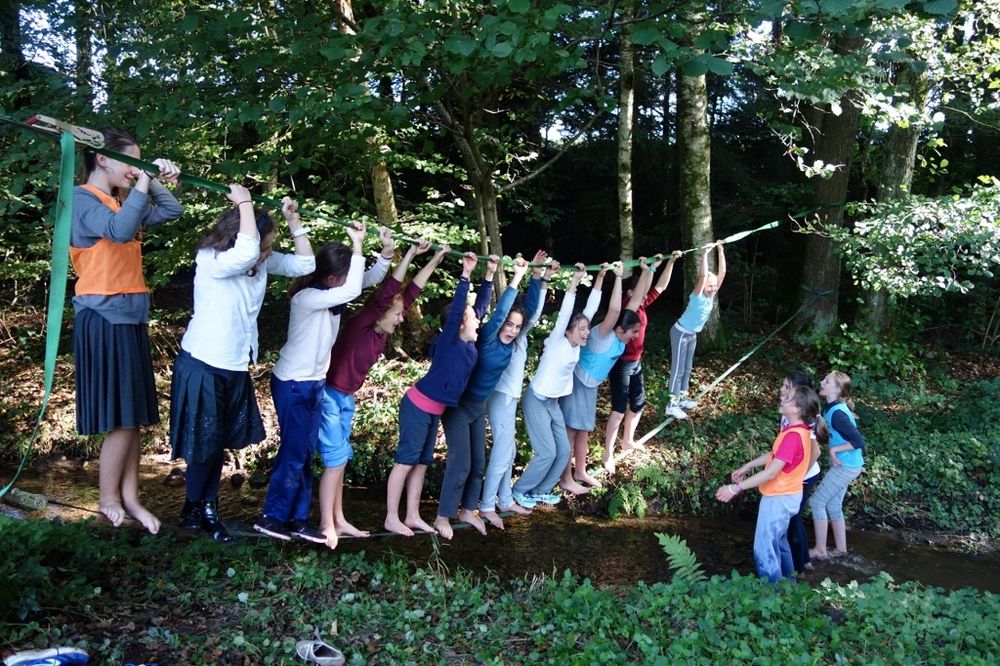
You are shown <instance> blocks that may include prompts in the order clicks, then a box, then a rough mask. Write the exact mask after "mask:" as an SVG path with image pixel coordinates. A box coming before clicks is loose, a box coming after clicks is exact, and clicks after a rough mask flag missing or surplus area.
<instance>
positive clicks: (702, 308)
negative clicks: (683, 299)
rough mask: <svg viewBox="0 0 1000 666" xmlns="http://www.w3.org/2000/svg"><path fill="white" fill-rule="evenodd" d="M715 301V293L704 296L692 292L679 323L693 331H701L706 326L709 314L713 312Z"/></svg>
mask: <svg viewBox="0 0 1000 666" xmlns="http://www.w3.org/2000/svg"><path fill="white" fill-rule="evenodd" d="M714 301H715V296H714V295H713V296H702V295H700V294H691V297H690V298H689V299H688V304H687V308H685V309H684V314H682V315H681V318H680V319H678V320H677V323H678V324H680V325H681V326H682V327H683V328H686V329H687V330H689V331H691V332H692V333H700V332H701V329H702V328H704V327H705V322H707V321H708V317H709V315H710V314H712V303H713V302H714Z"/></svg>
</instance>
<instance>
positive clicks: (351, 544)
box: [0, 462, 1000, 592]
mask: <svg viewBox="0 0 1000 666" xmlns="http://www.w3.org/2000/svg"><path fill="white" fill-rule="evenodd" d="M172 467H173V465H171V464H169V463H148V464H143V466H142V477H143V481H142V498H143V502H144V504H145V505H146V506H147V507H148V508H149V509H150V510H152V511H153V512H154V513H155V514H156V515H158V516H159V518H160V519H161V520H162V521H163V522H164V523H165V524H166V525H168V526H169V525H170V524H172V523H173V521H174V520H175V518H176V516H177V514H178V512H179V510H180V506H181V504H182V502H183V496H184V491H183V488H181V487H169V486H167V485H165V483H164V479H165V478H166V476H167V474H168V473H169V471H170V469H171V468H172ZM12 472H13V470H9V469H8V470H4V471H3V472H2V475H3V476H2V478H4V479H9V478H10V475H11V473H12ZM17 487H18V488H20V489H21V490H24V491H27V492H32V493H41V494H44V495H45V496H46V497H47V498H48V500H49V504H48V507H47V508H46V509H45V510H44V511H42V512H26V511H21V510H19V509H14V508H12V507H10V506H6V505H0V511H2V512H3V513H5V514H6V515H9V516H15V517H24V518H29V517H44V518H48V519H58V520H65V521H71V520H82V519H85V518H91V517H93V516H94V515H95V514H94V511H95V510H96V507H97V466H96V464H90V465H88V466H86V467H81V466H80V465H79V464H77V463H71V462H67V463H65V464H59V463H57V464H54V465H52V466H50V467H49V468H48V469H47V470H45V471H29V472H26V473H25V474H23V475H22V476H21V478H20V479H19V481H18V484H17ZM264 493H265V490H264V489H259V488H252V487H250V486H249V484H243V485H242V486H241V487H239V488H233V487H231V486H230V484H228V483H225V482H224V483H223V490H222V494H221V497H220V502H219V506H220V513H221V514H222V516H223V518H224V519H225V521H226V523H227V525H229V526H230V527H231V528H232V529H233V530H234V531H238V532H239V533H241V534H243V535H244V536H243V537H242V538H263V537H260V535H257V534H256V533H254V532H253V531H252V527H251V526H252V524H253V521H254V519H255V518H256V517H257V515H258V513H259V511H260V507H261V505H262V504H263V498H264ZM384 501H385V499H384V492H383V491H380V490H369V489H364V488H348V489H345V497H344V503H345V509H346V512H347V516H348V519H349V520H351V522H352V523H354V524H355V525H356V526H358V527H359V528H362V529H367V530H371V531H372V532H373V533H378V532H382V520H383V518H384V515H385V504H384ZM436 508H437V503H436V502H433V501H428V502H426V503H425V506H424V509H423V511H422V513H423V516H424V518H425V519H426V520H431V519H432V518H433V516H434V512H435V510H436ZM101 521H102V522H103V523H104V524H105V525H107V526H108V529H111V528H110V524H109V523H107V522H106V521H103V519H101ZM505 526H506V530H503V531H501V530H498V529H492V528H491V529H489V530H488V531H487V534H486V536H482V535H480V534H479V533H477V532H476V531H475V530H472V529H457V530H456V531H455V537H454V539H453V540H452V541H450V542H448V541H444V540H437V542H438V547H437V548H435V540H436V539H435V538H433V537H431V536H428V535H418V536H414V537H413V538H405V537H399V536H395V535H392V536H375V537H373V538H370V539H342V540H341V543H340V545H339V546H338V548H337V550H336V551H326V550H325V549H323V548H322V547H321V546H315V545H313V544H304V543H291V544H288V545H286V546H285V547H286V548H319V549H320V550H323V551H324V552H329V556H330V557H336V556H337V553H341V552H347V553H355V552H360V551H364V552H365V553H366V554H367V556H368V557H381V556H386V555H388V554H390V553H395V554H398V555H401V556H403V557H405V558H407V559H409V560H411V561H414V562H417V563H423V562H428V561H431V560H433V559H434V558H435V550H437V556H436V557H437V558H439V559H438V560H437V561H438V562H440V563H443V564H444V565H446V566H448V567H449V568H457V567H462V568H465V569H468V570H471V571H473V572H476V573H479V574H487V573H493V574H495V575H497V576H498V577H500V578H501V579H510V578H520V577H529V578H530V577H531V576H533V575H536V574H557V575H561V574H562V572H563V571H564V570H565V569H569V570H571V571H573V572H574V573H575V574H577V575H579V576H585V577H588V578H590V579H591V580H592V581H593V582H594V583H595V584H614V583H626V584H628V583H635V582H637V581H640V580H643V581H646V582H650V583H651V582H656V581H667V580H669V579H670V577H671V571H670V569H669V568H668V567H667V564H666V556H665V555H664V553H663V551H662V549H661V548H660V545H659V543H658V542H657V539H656V533H657V532H667V533H671V534H676V535H678V536H680V537H682V538H683V539H685V540H686V541H687V543H688V545H689V546H690V547H691V549H692V550H693V551H694V552H695V554H696V555H697V556H698V560H699V562H701V564H702V567H703V569H704V570H705V571H707V572H708V573H709V574H715V573H720V574H728V573H729V572H730V571H731V570H733V569H736V570H738V571H740V572H743V573H749V572H751V571H753V568H754V567H753V558H752V552H751V551H752V543H753V529H754V523H753V521H752V520H741V519H738V518H701V517H692V516H679V517H653V518H644V519H639V518H625V519H619V520H610V519H607V518H600V517H594V516H587V515H581V514H579V513H576V512H574V511H573V510H571V509H570V508H569V507H566V506H559V507H555V508H544V509H536V510H535V511H534V512H533V513H532V515H531V516H528V517H521V516H511V517H510V518H508V519H506V520H505ZM131 529H140V528H138V527H136V526H133V527H131ZM251 535H252V536H251ZM848 542H849V547H850V551H851V554H850V555H848V556H847V557H844V558H839V559H837V560H828V561H825V562H817V563H816V565H815V566H816V569H815V571H813V572H811V573H810V575H809V577H808V578H809V580H810V581H811V582H812V581H815V582H818V581H821V580H823V579H824V578H827V577H829V578H831V579H833V580H835V581H838V582H848V581H851V580H861V581H863V580H867V579H868V578H869V577H870V576H872V575H875V574H876V573H878V572H879V571H885V572H887V573H889V574H890V575H891V576H892V577H893V579H895V580H896V581H897V582H902V581H906V580H917V581H920V582H922V583H923V584H925V585H933V586H938V587H944V588H952V589H954V588H960V587H973V588H978V589H981V590H986V591H991V592H1000V556H998V555H968V554H964V553H957V552H953V551H949V550H946V549H943V548H939V547H934V546H931V545H925V544H920V543H913V542H910V541H904V540H901V539H899V538H895V537H893V536H890V535H887V534H881V533H873V532H861V531H858V530H853V531H851V532H850V533H849V534H848Z"/></svg>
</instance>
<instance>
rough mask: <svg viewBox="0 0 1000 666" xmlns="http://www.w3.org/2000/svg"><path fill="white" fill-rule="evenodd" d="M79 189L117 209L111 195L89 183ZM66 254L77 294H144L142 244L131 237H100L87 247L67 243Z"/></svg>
mask: <svg viewBox="0 0 1000 666" xmlns="http://www.w3.org/2000/svg"><path fill="white" fill-rule="evenodd" d="M83 188H84V189H85V190H87V191H88V192H90V193H91V194H93V195H94V196H96V197H97V198H98V199H99V200H100V201H101V203H102V204H104V205H105V206H107V207H108V208H110V209H111V210H113V211H114V212H116V213H117V212H118V211H120V210H121V208H122V207H121V204H119V203H118V201H117V200H116V199H115V198H113V197H112V196H110V195H108V194H105V193H104V192H102V191H101V190H99V189H98V188H96V187H94V186H93V185H90V184H87V185H84V186H83ZM69 257H70V260H71V261H72V262H73V270H75V271H76V274H77V281H76V295H77V296H83V295H99V296H111V295H112V294H145V293H147V292H148V291H149V288H148V287H147V286H146V279H145V278H144V277H143V275H142V245H141V244H140V243H139V241H137V240H135V239H132V240H130V241H128V242H127V243H115V242H114V241H110V240H108V239H107V238H102V239H100V240H99V241H97V242H96V243H94V245H92V246H91V247H72V246H71V247H70V248H69Z"/></svg>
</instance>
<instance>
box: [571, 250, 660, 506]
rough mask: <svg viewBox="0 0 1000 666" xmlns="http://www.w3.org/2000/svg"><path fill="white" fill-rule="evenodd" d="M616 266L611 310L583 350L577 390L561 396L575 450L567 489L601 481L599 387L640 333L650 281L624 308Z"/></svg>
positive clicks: (575, 375)
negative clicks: (594, 456) (594, 458)
mask: <svg viewBox="0 0 1000 666" xmlns="http://www.w3.org/2000/svg"><path fill="white" fill-rule="evenodd" d="M640 261H641V265H645V263H646V258H645V257H643V258H642V259H641V260H640ZM612 270H613V272H614V275H615V283H614V286H613V287H612V288H611V298H610V300H609V302H608V310H607V312H606V313H605V315H604V319H603V320H601V323H600V324H598V325H597V326H596V327H595V328H592V329H591V330H590V337H589V338H587V344H586V345H584V346H583V348H582V349H581V350H580V361H579V363H577V364H576V367H575V368H574V369H573V391H572V392H571V393H570V394H569V395H568V396H565V397H563V398H561V399H560V400H559V405H560V407H562V411H563V418H564V419H565V420H566V430H567V433H568V435H569V442H570V447H571V449H572V452H573V464H572V465H567V466H566V471H565V472H564V473H563V476H562V481H561V482H560V485H561V486H562V487H563V488H564V489H569V488H572V487H573V486H574V484H583V485H584V486H595V487H598V486H600V485H601V484H600V482H599V481H598V480H597V479H595V478H594V477H592V476H590V474H588V473H587V449H588V448H589V444H590V433H591V432H593V430H594V428H595V427H596V422H597V387H598V386H600V384H601V382H603V381H604V380H605V379H607V376H608V373H609V372H610V371H611V368H612V366H614V364H615V362H616V361H617V360H618V359H619V358H621V355H622V353H623V352H624V351H625V345H626V344H628V342H629V341H630V340H632V339H633V338H634V337H635V336H636V335H638V334H639V316H638V315H637V314H636V313H635V310H634V309H633V308H636V307H638V306H639V303H641V302H642V297H643V295H644V293H645V289H646V288H647V287H648V285H645V286H643V288H642V293H638V292H637V293H633V295H632V296H633V298H632V300H631V301H630V302H629V304H628V305H629V307H628V308H626V309H625V310H622V275H623V272H624V269H623V268H622V263H621V262H620V261H616V262H615V263H614V264H612ZM571 467H575V471H573V472H571V469H570V468H571ZM585 490H586V489H585ZM571 492H572V491H571Z"/></svg>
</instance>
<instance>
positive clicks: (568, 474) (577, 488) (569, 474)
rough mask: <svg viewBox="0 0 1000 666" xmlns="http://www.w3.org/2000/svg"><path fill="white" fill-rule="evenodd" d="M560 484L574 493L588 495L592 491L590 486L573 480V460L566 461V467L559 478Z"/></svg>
mask: <svg viewBox="0 0 1000 666" xmlns="http://www.w3.org/2000/svg"><path fill="white" fill-rule="evenodd" d="M559 486H560V487H561V488H562V489H563V490H565V491H566V492H568V493H572V494H574V495H586V494H587V493H589V492H590V488H588V487H587V486H585V485H583V484H580V483H577V482H576V481H574V480H573V463H572V462H568V463H566V469H564V470H563V473H562V476H561V477H560V478H559Z"/></svg>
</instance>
